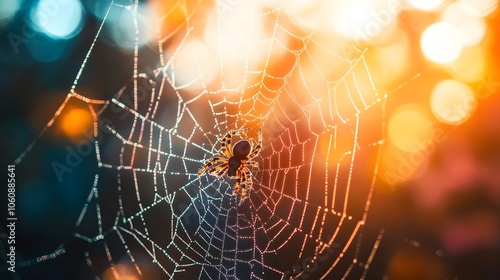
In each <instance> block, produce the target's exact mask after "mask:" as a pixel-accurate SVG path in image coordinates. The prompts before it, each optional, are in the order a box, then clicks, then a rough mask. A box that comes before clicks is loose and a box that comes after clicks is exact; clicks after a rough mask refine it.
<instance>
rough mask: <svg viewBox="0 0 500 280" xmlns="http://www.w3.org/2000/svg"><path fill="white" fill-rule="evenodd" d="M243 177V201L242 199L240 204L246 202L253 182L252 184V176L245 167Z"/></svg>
mask: <svg viewBox="0 0 500 280" xmlns="http://www.w3.org/2000/svg"><path fill="white" fill-rule="evenodd" d="M242 173H243V175H245V177H243V183H242V184H241V199H240V204H241V203H242V202H243V201H244V200H245V198H246V197H247V188H249V189H251V188H252V185H253V182H252V175H251V174H250V171H249V170H248V168H246V167H244V168H243V171H242Z"/></svg>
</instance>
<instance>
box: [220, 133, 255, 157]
mask: <svg viewBox="0 0 500 280" xmlns="http://www.w3.org/2000/svg"><path fill="white" fill-rule="evenodd" d="M249 129H250V128H245V129H238V130H233V131H230V132H228V133H227V134H226V136H224V138H222V141H221V148H222V152H223V153H224V155H225V156H226V157H227V158H231V157H232V156H233V152H232V150H233V149H232V147H231V138H232V137H233V136H234V135H236V134H238V133H240V132H243V131H247V130H249Z"/></svg>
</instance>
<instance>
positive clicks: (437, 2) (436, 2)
mask: <svg viewBox="0 0 500 280" xmlns="http://www.w3.org/2000/svg"><path fill="white" fill-rule="evenodd" d="M443 2H444V0H408V3H410V5H412V6H413V7H414V8H415V9H418V10H421V11H434V10H437V9H438V8H440V7H441V5H442V4H443Z"/></svg>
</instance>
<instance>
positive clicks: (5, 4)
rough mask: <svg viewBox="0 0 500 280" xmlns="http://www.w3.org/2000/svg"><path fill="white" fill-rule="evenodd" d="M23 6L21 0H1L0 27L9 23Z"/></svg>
mask: <svg viewBox="0 0 500 280" xmlns="http://www.w3.org/2000/svg"><path fill="white" fill-rule="evenodd" d="M20 6H21V1H19V0H8V1H7V0H4V1H0V27H2V26H5V25H7V24H9V22H10V21H11V20H12V18H13V17H14V16H15V15H16V13H17V11H18V10H19V8H20Z"/></svg>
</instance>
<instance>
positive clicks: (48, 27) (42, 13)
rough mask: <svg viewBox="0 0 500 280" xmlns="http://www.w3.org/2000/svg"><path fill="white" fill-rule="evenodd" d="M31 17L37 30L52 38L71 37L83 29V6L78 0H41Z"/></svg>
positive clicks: (32, 11)
mask: <svg viewBox="0 0 500 280" xmlns="http://www.w3.org/2000/svg"><path fill="white" fill-rule="evenodd" d="M30 18H31V22H32V27H33V28H34V29H35V30H38V31H40V32H43V33H45V34H46V35H47V36H49V37H52V38H56V39H69V38H73V37H74V36H75V35H76V34H78V33H79V32H80V31H81V29H82V18H83V7H82V4H81V3H80V1H78V0H65V1H52V0H40V1H39V2H38V3H37V4H36V5H35V6H34V7H33V8H32V10H31V14H30Z"/></svg>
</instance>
